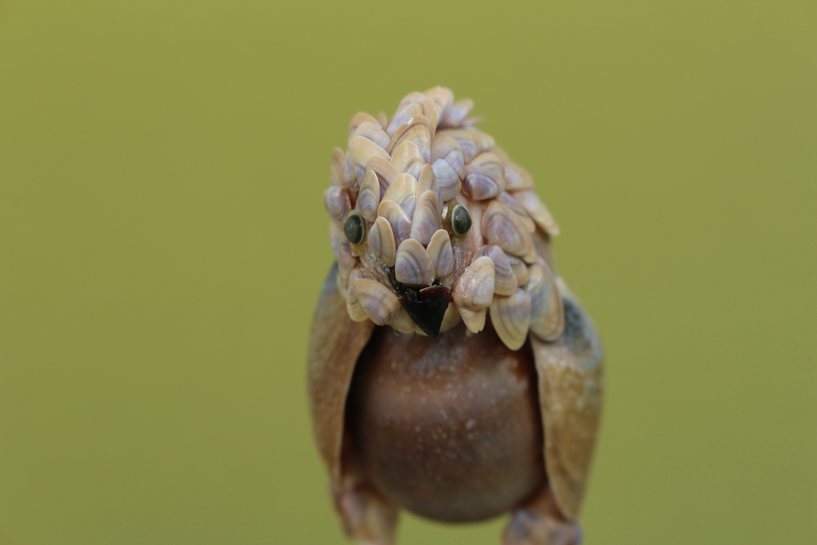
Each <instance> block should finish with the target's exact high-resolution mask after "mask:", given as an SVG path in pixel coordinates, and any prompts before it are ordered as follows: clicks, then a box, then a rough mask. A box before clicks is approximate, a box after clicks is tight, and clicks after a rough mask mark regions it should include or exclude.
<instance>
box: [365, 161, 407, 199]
mask: <svg viewBox="0 0 817 545" xmlns="http://www.w3.org/2000/svg"><path fill="white" fill-rule="evenodd" d="M366 168H367V169H368V170H373V171H374V173H375V174H377V180H378V181H379V182H380V198H381V199H382V198H383V195H384V194H385V193H386V189H388V187H389V185H391V183H392V182H393V181H394V179H395V178H397V177H398V176H400V171H399V170H397V167H395V166H394V165H393V164H391V163H390V162H389V161H387V160H385V159H383V158H382V157H377V156H375V157H372V158H371V159H369V162H368V163H367V164H366Z"/></svg>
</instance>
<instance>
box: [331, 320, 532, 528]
mask: <svg viewBox="0 0 817 545" xmlns="http://www.w3.org/2000/svg"><path fill="white" fill-rule="evenodd" d="M346 414H347V416H346V425H347V426H348V429H349V431H350V435H351V438H352V446H353V449H354V453H355V455H356V457H357V458H358V460H359V461H360V462H361V470H362V471H363V473H364V475H365V476H366V477H368V479H369V480H370V481H371V482H372V484H373V485H374V486H375V487H377V489H378V490H379V491H380V492H381V493H382V494H383V495H384V496H386V497H387V498H389V499H390V500H391V501H393V502H394V503H396V504H397V505H399V506H401V507H403V508H405V509H408V510H409V511H412V512H414V513H417V514H418V515H422V516H424V517H428V518H431V519H436V520H442V521H449V522H461V521H474V520H482V519H486V518H490V517H492V516H495V515H498V514H500V513H502V512H504V511H507V510H509V509H512V508H513V507H514V506H516V505H518V504H519V503H520V502H521V501H523V500H524V499H525V498H526V497H527V496H529V495H530V494H532V493H533V492H535V491H536V489H537V488H539V487H540V486H541V485H542V483H543V482H544V479H545V475H544V463H543V458H542V441H543V438H542V424H541V417H540V414H539V402H538V396H537V378H536V371H535V368H534V365H533V354H532V352H531V349H530V345H529V344H528V343H526V344H525V346H523V347H522V349H520V350H518V351H516V352H513V351H511V350H509V349H508V348H506V347H505V345H503V344H502V342H501V341H500V340H499V337H497V335H496V333H495V332H494V331H493V329H492V328H491V326H490V324H486V329H485V331H483V332H481V333H479V334H478V335H472V336H467V335H466V330H465V327H464V326H463V325H462V324H460V325H459V326H458V327H456V328H454V329H452V330H451V331H448V332H446V333H442V334H441V335H440V336H439V337H438V338H437V339H431V338H428V337H422V336H419V335H400V334H396V333H395V332H394V331H393V330H392V329H391V328H387V327H378V328H375V332H374V334H373V336H372V339H371V341H370V343H369V345H368V346H367V347H366V349H365V350H364V352H363V353H362V354H361V356H360V359H359V361H358V364H357V367H356V369H355V375H354V378H353V381H352V387H351V390H350V393H349V398H348V402H347V413H346Z"/></svg>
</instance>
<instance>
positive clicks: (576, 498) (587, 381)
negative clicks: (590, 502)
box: [531, 291, 604, 520]
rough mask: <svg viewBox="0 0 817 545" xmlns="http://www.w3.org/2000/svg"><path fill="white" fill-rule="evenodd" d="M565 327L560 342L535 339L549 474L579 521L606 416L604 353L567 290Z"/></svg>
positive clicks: (563, 505)
mask: <svg viewBox="0 0 817 545" xmlns="http://www.w3.org/2000/svg"><path fill="white" fill-rule="evenodd" d="M562 300H563V302H564V312H565V329H564V333H562V336H561V337H559V339H558V340H557V341H556V342H553V343H546V342H543V341H540V340H539V339H537V338H536V337H535V336H533V335H531V345H532V347H533V356H534V359H535V361H536V371H537V373H538V374H539V402H540V404H541V407H542V421H543V423H544V426H545V470H546V471H547V474H548V479H549V482H550V488H551V490H552V491H553V495H554V497H555V498H556V503H557V504H558V505H559V508H560V509H561V511H562V513H563V514H564V515H565V516H566V517H567V518H569V519H571V520H575V519H576V518H577V517H578V515H579V509H580V508H581V502H582V496H583V494H584V488H585V485H586V483H587V477H588V473H589V471H590V461H591V458H592V454H593V446H594V444H595V441H596V432H597V429H598V424H599V416H600V414H601V405H602V392H603V389H604V375H603V368H602V351H601V344H600V342H599V338H598V335H597V333H596V330H595V328H594V327H593V323H592V322H591V321H590V317H589V316H588V315H587V314H586V313H585V311H584V309H583V308H582V307H581V306H580V305H579V302H578V301H577V300H576V299H575V297H573V296H572V295H570V294H569V293H565V292H564V291H563V292H562Z"/></svg>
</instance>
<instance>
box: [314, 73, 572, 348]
mask: <svg viewBox="0 0 817 545" xmlns="http://www.w3.org/2000/svg"><path fill="white" fill-rule="evenodd" d="M473 106H474V103H473V101H471V100H469V99H461V100H455V98H454V94H453V93H452V92H451V91H450V90H449V89H446V88H444V87H434V88H432V89H429V90H427V91H425V92H422V93H421V92H414V93H410V94H408V95H406V97H404V98H403V99H402V100H401V101H400V103H399V104H398V106H397V108H396V109H395V111H394V115H393V116H391V117H388V116H387V115H386V114H384V113H383V112H380V113H378V114H377V115H375V116H373V115H370V114H367V113H363V112H361V113H357V114H355V115H354V116H353V117H352V120H351V122H350V123H349V129H348V151H346V152H344V151H342V150H341V149H339V148H335V149H334V150H333V151H332V156H331V168H330V187H329V188H328V189H327V190H326V192H325V193H324V205H325V208H326V210H327V213H328V215H329V216H330V219H331V228H330V241H331V243H332V249H333V252H334V253H335V257H336V259H337V261H338V273H337V285H338V288H339V292H340V295H341V296H342V297H343V299H344V300H345V302H346V306H347V310H348V313H349V316H350V317H351V319H352V320H354V321H356V322H360V321H366V320H370V321H371V322H374V323H375V324H377V325H390V326H391V327H392V328H394V329H395V330H396V331H399V332H401V333H405V334H411V333H418V334H421V335H425V333H423V332H422V331H421V329H420V328H419V326H418V325H416V324H415V323H414V322H413V321H412V320H413V318H412V316H413V315H412V316H410V315H409V312H407V309H406V308H404V306H403V307H401V304H402V303H403V299H402V298H404V297H406V293H409V292H411V290H415V291H414V292H413V293H415V297H416V293H418V292H422V290H424V289H426V288H429V289H431V288H434V289H438V288H440V287H441V288H445V290H447V293H448V294H449V300H448V306H447V307H445V314H444V317H443V321H442V325H441V326H440V331H446V330H448V329H451V328H452V327H454V326H456V325H457V324H458V323H459V322H460V321H463V322H465V325H466V327H467V328H468V330H469V331H471V332H472V333H478V332H480V331H482V329H483V328H484V327H485V320H486V319H487V317H488V316H490V318H491V321H492V323H493V324H494V328H495V329H496V331H497V333H498V334H499V336H500V338H501V339H502V341H503V342H504V343H505V344H506V345H507V346H508V347H509V348H511V349H514V350H515V349H518V348H519V347H521V346H522V345H523V344H524V342H525V341H526V339H527V337H528V334H529V333H530V334H533V335H535V336H536V337H537V338H538V339H540V340H542V341H546V342H551V341H553V340H554V339H556V338H558V336H559V335H560V334H561V331H562V328H563V324H564V318H563V316H562V314H563V308H562V306H561V304H560V301H561V300H560V295H559V293H560V292H559V288H558V287H557V279H558V277H557V275H556V274H555V273H554V272H553V264H552V262H548V263H545V261H544V260H545V259H551V258H550V257H543V256H540V255H539V254H537V249H536V246H535V244H534V240H540V239H543V240H545V241H548V240H549V237H551V236H554V235H556V234H558V232H559V228H558V225H557V224H556V222H555V221H554V220H553V217H552V216H551V214H550V212H549V211H548V210H547V208H546V207H545V205H544V204H543V203H542V201H541V200H540V199H539V197H538V196H537V195H536V193H535V192H534V189H533V178H532V177H531V175H530V174H529V173H528V172H527V171H526V170H525V169H524V168H522V167H520V166H519V165H516V164H515V163H513V162H512V161H511V160H510V158H509V157H508V155H507V154H506V153H505V152H503V151H502V150H501V149H500V148H498V147H497V146H496V144H495V142H494V139H493V138H492V137H491V136H490V135H488V134H485V133H483V132H481V131H480V130H479V129H477V128H476V123H477V122H478V120H479V119H478V118H474V117H470V118H469V115H470V113H471V110H472V109H473ZM455 205H462V206H463V207H464V208H465V209H466V210H467V211H468V214H469V216H470V218H471V228H470V230H469V231H468V232H466V233H461V234H459V235H458V234H455V233H454V231H453V230H452V225H451V212H452V210H453V209H454V206H455ZM355 213H358V214H360V216H361V217H362V218H363V224H364V225H363V228H364V232H365V233H366V236H365V239H363V241H362V242H360V243H359V244H350V243H349V241H348V240H347V239H346V237H345V236H344V231H343V225H344V222H345V221H346V219H347V217H348V216H349V215H350V214H355ZM458 225H459V224H458ZM537 244H538V243H537ZM442 304H443V305H444V302H443V303H442ZM438 308H439V312H440V314H439V315H441V314H442V311H443V308H444V307H438ZM409 310H410V309H409ZM439 315H438V316H439ZM438 323H439V322H438Z"/></svg>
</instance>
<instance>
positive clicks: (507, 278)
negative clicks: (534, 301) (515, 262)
mask: <svg viewBox="0 0 817 545" xmlns="http://www.w3.org/2000/svg"><path fill="white" fill-rule="evenodd" d="M482 256H488V257H490V258H491V261H493V262H494V293H497V294H499V295H511V294H512V293H513V292H514V291H516V286H517V283H516V275H515V274H514V273H513V269H511V264H510V262H509V261H508V256H506V255H505V252H503V251H502V248H500V247H499V246H487V245H486V246H482V247H481V248H480V249H479V250H477V253H476V254H474V259H477V258H480V257H482Z"/></svg>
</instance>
